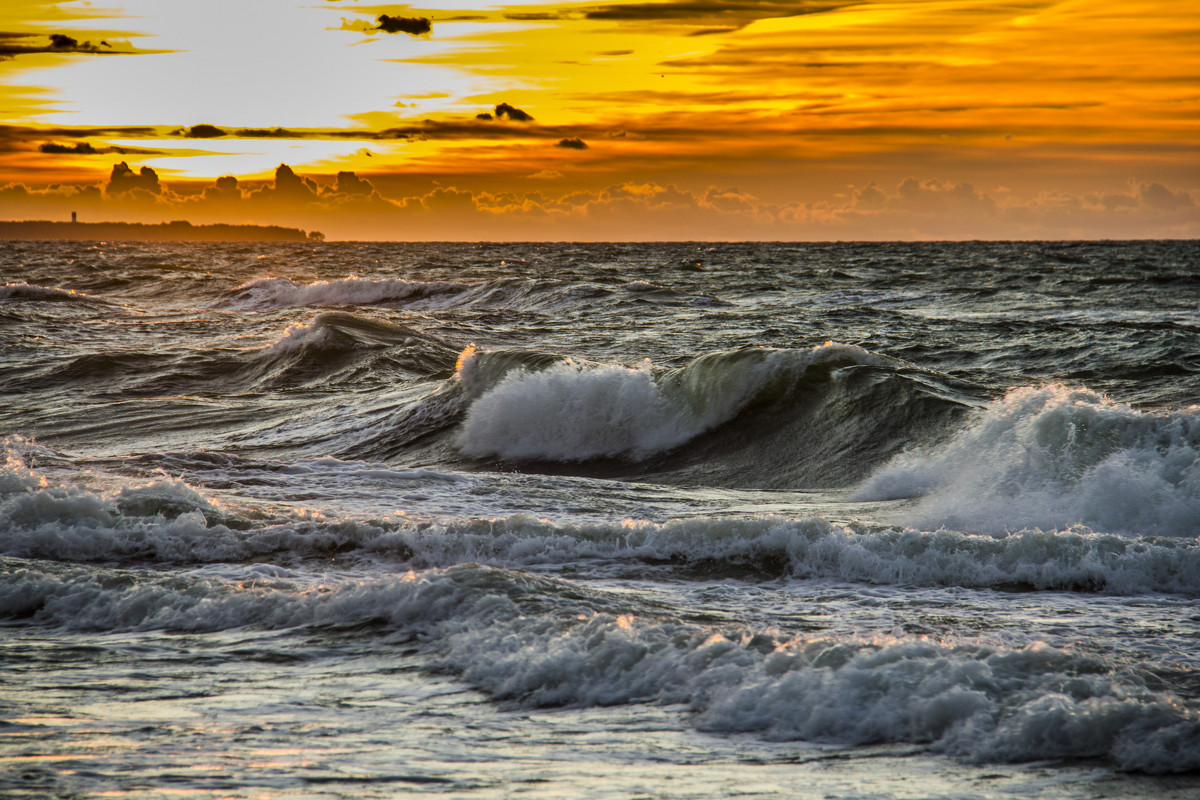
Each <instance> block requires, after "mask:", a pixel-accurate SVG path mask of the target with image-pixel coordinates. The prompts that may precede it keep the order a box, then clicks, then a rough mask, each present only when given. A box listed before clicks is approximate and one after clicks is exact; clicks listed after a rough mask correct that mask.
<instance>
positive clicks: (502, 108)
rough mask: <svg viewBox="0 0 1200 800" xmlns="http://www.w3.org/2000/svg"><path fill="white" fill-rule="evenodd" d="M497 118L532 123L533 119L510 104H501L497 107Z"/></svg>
mask: <svg viewBox="0 0 1200 800" xmlns="http://www.w3.org/2000/svg"><path fill="white" fill-rule="evenodd" d="M496 116H497V117H508V118H509V119H511V120H512V121H513V122H532V121H533V117H532V116H530V115H529V114H527V113H525V112H524V111H522V110H521V109H519V108H513V107H512V106H510V105H509V104H508V103H501V104H500V105H498V106H496Z"/></svg>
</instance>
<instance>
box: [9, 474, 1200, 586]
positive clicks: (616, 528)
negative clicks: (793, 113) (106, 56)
mask: <svg viewBox="0 0 1200 800" xmlns="http://www.w3.org/2000/svg"><path fill="white" fill-rule="evenodd" d="M321 466H322V468H323V469H324V468H326V467H329V465H328V464H322V465H321ZM334 466H336V467H339V468H342V469H343V470H345V471H347V472H348V474H349V475H358V476H360V479H365V478H366V477H367V476H373V477H376V478H381V479H387V480H389V481H392V482H395V481H403V482H405V483H406V484H409V485H412V486H416V485H420V484H424V485H431V486H435V487H437V488H438V490H439V491H468V490H470V489H471V487H472V486H474V481H472V480H471V479H468V478H466V477H464V476H460V475H455V474H444V473H438V472H432V471H428V470H407V471H404V470H395V469H392V468H388V467H385V466H384V465H370V464H345V463H344V462H337V463H336V464H335V465H334ZM278 468H279V469H283V470H288V471H291V472H300V473H303V471H304V470H306V469H310V466H309V465H306V464H305V463H297V464H294V465H283V464H280V465H278ZM455 487H461V488H455ZM0 555H5V556H9V557H16V558H37V559H46V560H50V561H61V562H114V561H124V562H128V561H131V560H133V561H152V562H167V563H181V564H209V563H239V562H245V561H251V560H258V559H262V558H266V557H269V558H271V559H272V560H274V561H275V562H276V563H281V564H287V563H299V562H301V561H304V560H307V559H324V558H329V557H330V556H333V555H336V556H337V557H338V558H339V560H343V561H344V560H354V561H358V562H362V563H371V562H373V561H376V560H381V559H382V560H385V561H389V562H395V561H399V562H400V563H402V564H405V565H407V566H409V567H412V568H421V569H425V568H434V567H449V566H453V565H456V564H462V563H467V562H480V563H485V564H490V565H493V566H497V567H506V568H534V567H536V568H573V567H578V566H579V565H581V564H584V563H588V564H591V565H593V566H594V567H603V566H605V565H610V566H611V567H613V568H615V569H619V570H622V571H626V572H627V571H629V570H634V571H636V572H639V573H642V574H644V575H646V576H650V575H653V574H658V573H662V572H668V573H670V572H675V573H678V572H683V573H687V574H689V575H700V576H704V577H708V578H714V579H719V578H723V577H728V576H733V575H736V576H739V577H748V576H750V577H752V576H758V577H763V578H773V577H780V576H788V577H794V578H820V579H831V580H837V581H853V582H862V583H868V584H890V585H901V586H903V585H921V586H934V587H936V586H951V587H971V588H1002V589H1008V588H1017V587H1019V588H1028V589H1039V590H1042V589H1053V590H1070V591H1084V592H1102V593H1107V594H1114V595H1134V594H1138V593H1146V592H1168V593H1182V594H1186V595H1192V596H1200V545H1198V544H1197V543H1196V542H1194V541H1190V540H1187V541H1181V540H1178V539H1132V538H1130V537H1126V536H1116V535H1103V534H1095V533H1090V532H1087V531H1064V532H1043V531H1025V532H1022V533H1015V534H1010V535H1008V536H1004V537H993V536H985V535H971V534H964V533H957V532H953V531H945V530H943V531H938V532H936V533H926V532H922V531H918V530H913V529H900V528H891V527H886V526H880V525H874V526H867V525H861V524H850V525H846V524H838V523H834V522H830V521H828V520H824V519H819V518H812V519H787V518H782V517H771V516H762V517H756V518H751V519H740V518H720V517H705V518H700V519H682V520H671V521H667V522H649V521H634V520H625V521H623V522H590V523H589V522H576V523H570V522H558V523H555V522H550V521H548V520H544V519H537V518H535V517H531V516H528V515H523V514H517V515H512V516H508V517H503V518H493V519H481V518H460V519H437V520H429V519H424V518H421V517H420V516H419V515H417V516H413V517H411V518H410V517H407V516H404V517H393V518H390V519H357V518H339V517H336V516H327V515H324V514H318V513H313V512H303V513H301V512H296V513H290V514H285V513H282V512H275V513H273V514H271V515H264V514H263V513H261V512H257V511H247V510H245V509H243V510H241V511H238V510H236V509H228V508H225V507H223V506H222V505H221V504H219V503H216V502H214V501H213V500H211V499H209V498H206V497H205V496H203V495H202V494H200V493H198V492H196V491H195V490H194V489H192V488H191V487H189V486H187V485H186V484H184V483H181V482H179V481H176V480H169V479H157V480H153V481H149V482H145V483H138V484H132V485H124V486H121V487H120V488H119V489H115V490H111V491H107V492H100V491H95V490H90V489H87V488H85V487H80V486H62V485H55V484H53V483H51V482H49V481H48V480H47V479H46V478H45V477H44V476H42V475H39V474H38V473H37V472H36V471H33V470H30V469H29V468H27V467H25V466H24V465H23V464H22V463H21V462H20V459H19V458H18V457H16V456H14V455H10V456H9V460H8V463H7V465H6V466H5V467H4V468H3V469H0Z"/></svg>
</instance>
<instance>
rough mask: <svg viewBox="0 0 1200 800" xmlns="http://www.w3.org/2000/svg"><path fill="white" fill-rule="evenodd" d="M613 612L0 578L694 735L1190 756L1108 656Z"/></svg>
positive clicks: (1192, 716) (193, 625)
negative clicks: (415, 657) (321, 632)
mask: <svg viewBox="0 0 1200 800" xmlns="http://www.w3.org/2000/svg"><path fill="white" fill-rule="evenodd" d="M614 606H615V607H621V608H626V609H627V608H629V607H630V606H629V601H628V600H617V599H616V598H613V597H608V596H606V595H604V594H603V593H600V592H596V591H589V590H586V589H582V588H580V587H572V586H570V585H569V584H565V583H563V582H560V581H556V580H552V579H546V578H539V577H536V576H531V575H527V574H526V575H523V574H520V573H510V572H505V571H501V570H493V569H489V568H486V567H481V566H478V565H464V566H461V567H456V568H454V569H451V570H445V571H441V570H434V571H428V572H425V573H408V574H405V575H400V576H397V575H382V576H373V577H370V578H366V579H364V578H362V577H361V576H359V577H350V578H343V579H341V580H338V579H337V578H336V577H335V578H333V580H332V581H330V580H322V581H321V582H320V583H319V584H318V583H314V582H313V580H312V579H311V578H310V579H305V578H303V577H302V576H297V575H295V574H293V573H290V572H288V571H286V570H284V571H281V570H277V569H269V570H262V569H258V568H250V567H247V568H242V569H241V571H238V570H231V569H225V570H224V571H223V572H222V573H220V574H217V573H214V572H209V573H202V574H193V575H190V576H184V575H181V574H175V575H172V576H156V575H154V574H153V573H150V574H138V575H134V574H128V573H112V574H96V573H95V572H90V573H80V574H63V573H61V572H60V573H58V574H46V573H41V572H38V571H36V570H32V569H26V570H20V571H17V572H13V573H9V574H6V575H4V576H0V609H4V610H5V613H6V615H8V616H24V617H27V618H30V619H31V620H32V621H34V622H39V623H44V624H56V625H61V626H65V627H68V628H72V629H76V630H153V629H159V628H165V629H169V630H179V631H207V630H224V629H231V628H238V627H243V626H255V627H259V628H267V629H281V628H290V627H294V626H301V625H345V624H362V623H366V622H376V623H378V624H382V625H384V626H386V627H387V628H389V629H391V630H393V631H399V632H402V633H404V634H406V635H409V636H414V637H415V638H416V640H417V641H420V642H422V643H423V647H424V648H425V649H426V655H427V656H428V657H431V658H433V659H434V664H433V665H434V666H436V667H437V668H439V669H441V670H445V671H448V672H451V673H453V674H457V675H459V676H461V677H462V678H464V679H465V680H467V681H469V682H470V683H472V684H473V685H475V686H477V687H479V688H481V689H483V690H485V691H487V692H488V693H489V694H490V695H492V696H493V697H494V698H497V699H500V700H506V701H510V702H514V703H519V704H521V705H525V706H557V705H571V706H594V705H613V704H626V703H643V702H654V703H662V704H680V705H682V706H683V707H685V708H686V709H687V711H688V713H689V717H688V718H689V719H690V721H691V723H692V724H693V725H695V726H696V727H697V728H699V729H701V730H704V731H713V732H722V733H730V732H737V733H751V734H755V735H758V736H762V737H765V738H769V739H777V740H793V739H803V740H808V741H816V742H829V743H836V744H850V745H861V744H870V743H881V742H904V743H912V744H923V745H927V746H929V747H930V748H931V749H933V750H935V751H940V752H945V753H947V754H950V755H953V756H955V757H958V758H961V759H965V760H970V761H980V762H983V761H1026V760H1040V759H1045V758H1102V759H1107V760H1109V761H1111V762H1112V763H1114V764H1115V765H1116V766H1118V767H1119V768H1122V769H1129V770H1142V771H1146V772H1183V771H1189V770H1195V769H1200V718H1198V717H1197V714H1196V712H1195V710H1194V709H1193V710H1189V709H1188V708H1187V707H1185V706H1184V705H1183V703H1182V702H1181V701H1179V700H1178V699H1177V698H1175V697H1173V696H1172V695H1170V694H1167V693H1164V692H1158V691H1154V690H1151V689H1149V688H1147V687H1146V686H1145V685H1144V683H1142V682H1141V681H1140V680H1139V679H1138V678H1137V677H1136V676H1135V675H1132V674H1130V673H1126V672H1124V671H1123V670H1122V669H1121V668H1120V667H1119V666H1118V665H1117V661H1115V660H1106V657H1104V656H1094V655H1088V654H1085V653H1077V652H1073V651H1071V650H1065V649H1056V648H1052V647H1049V646H1045V645H1041V644H1034V645H1031V646H1026V647H1019V648H1003V647H993V646H984V645H980V644H972V643H963V644H955V643H940V642H933V641H926V640H922V639H915V638H912V637H899V638H896V637H887V638H884V639H878V640H854V639H829V638H823V637H817V638H807V637H800V638H795V639H783V638H781V637H779V635H778V634H775V633H772V632H770V631H763V630H754V629H750V628H738V627H734V626H729V627H726V628H722V629H717V628H713V627H709V626H702V625H696V624H691V623H686V622H681V621H678V620H675V619H672V618H669V617H661V616H656V615H653V614H647V615H645V616H642V615H640V613H639V612H637V611H628V610H622V611H608V610H606V609H610V608H613V607H614Z"/></svg>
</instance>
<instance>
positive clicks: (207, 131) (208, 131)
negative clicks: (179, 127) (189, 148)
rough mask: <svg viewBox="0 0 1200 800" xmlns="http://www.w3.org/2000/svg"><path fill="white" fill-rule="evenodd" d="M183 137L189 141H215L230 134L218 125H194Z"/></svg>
mask: <svg viewBox="0 0 1200 800" xmlns="http://www.w3.org/2000/svg"><path fill="white" fill-rule="evenodd" d="M183 135H184V136H186V137H187V138H189V139H215V138H217V137H218V136H226V135H228V134H226V132H225V131H223V130H221V129H220V128H218V127H217V126H216V125H193V126H192V127H190V128H188V129H187V130H186V131H184V132H183Z"/></svg>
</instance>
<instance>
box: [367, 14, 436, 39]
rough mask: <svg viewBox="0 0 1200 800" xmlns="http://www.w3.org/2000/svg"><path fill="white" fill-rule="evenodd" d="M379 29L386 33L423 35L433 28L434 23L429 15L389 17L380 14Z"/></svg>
mask: <svg viewBox="0 0 1200 800" xmlns="http://www.w3.org/2000/svg"><path fill="white" fill-rule="evenodd" d="M376 22H378V23H379V26H378V28H377V30H381V31H383V32H384V33H407V34H409V35H410V36H421V35H423V34H426V33H429V32H430V31H432V30H433V24H432V23H430V21H429V19H428V18H427V17H389V16H388V15H387V14H380V15H379V19H377V20H376Z"/></svg>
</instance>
